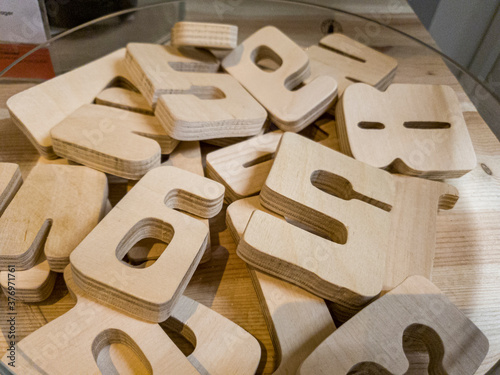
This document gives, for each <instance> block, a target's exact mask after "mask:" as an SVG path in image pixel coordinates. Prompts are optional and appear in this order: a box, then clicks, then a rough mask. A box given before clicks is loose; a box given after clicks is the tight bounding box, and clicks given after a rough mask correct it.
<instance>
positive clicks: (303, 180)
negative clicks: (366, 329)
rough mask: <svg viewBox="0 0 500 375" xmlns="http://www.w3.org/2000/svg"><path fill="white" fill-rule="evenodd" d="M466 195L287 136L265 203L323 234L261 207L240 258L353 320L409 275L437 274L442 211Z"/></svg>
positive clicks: (263, 198)
mask: <svg viewBox="0 0 500 375" xmlns="http://www.w3.org/2000/svg"><path fill="white" fill-rule="evenodd" d="M457 199H458V192H457V190H456V189H455V188H454V187H452V186H449V185H446V184H443V183H440V182H433V181H426V180H422V179H418V178H410V177H404V176H395V175H391V174H389V173H387V172H385V171H382V170H380V169H377V168H374V167H371V166H369V165H367V164H364V163H360V162H358V161H356V160H354V159H352V158H349V157H347V156H345V155H343V154H341V153H339V152H337V151H334V150H331V149H328V148H327V147H324V146H322V145H319V144H317V143H315V142H313V141H310V140H308V139H306V138H305V137H302V136H300V135H297V134H293V133H285V134H284V135H283V136H282V138H281V143H280V145H279V147H278V151H277V153H276V158H275V159H274V163H273V166H272V168H271V171H270V173H269V175H268V177H267V179H266V182H265V184H264V187H263V189H262V191H261V194H260V200H261V203H262V205H263V206H264V207H266V208H268V209H269V210H271V211H274V212H276V213H278V214H280V215H283V216H285V217H287V218H289V219H293V220H295V221H298V222H299V223H302V224H303V225H306V226H307V227H309V228H310V230H312V231H313V232H314V233H315V234H317V235H315V234H313V233H309V232H308V231H305V230H302V229H299V228H297V227H295V226H293V225H291V224H288V223H286V222H284V221H280V220H277V219H276V218H274V217H272V216H271V215H268V214H265V213H263V212H259V211H256V212H255V213H254V214H253V216H252V218H251V219H250V221H249V223H248V226H247V228H246V230H245V233H244V235H243V237H242V240H241V241H240V243H239V245H238V254H239V255H240V256H241V257H242V258H243V259H244V260H245V261H247V262H248V263H250V264H251V265H252V266H255V267H256V268H258V269H261V270H263V271H265V272H268V273H270V274H271V275H274V276H277V277H280V278H283V279H284V280H287V281H289V282H292V283H294V284H296V285H299V286H301V287H303V288H304V289H306V290H308V291H310V292H311V293H314V294H316V295H318V296H320V297H322V298H326V299H328V300H330V301H333V302H334V303H335V308H334V311H335V312H336V316H337V318H338V319H339V320H341V321H345V320H346V319H348V318H349V317H350V316H352V314H353V313H355V312H356V311H357V310H359V309H360V308H361V307H362V306H363V305H365V304H366V303H367V302H369V301H370V300H371V299H372V298H374V297H376V296H377V295H378V294H379V293H380V292H382V291H383V290H386V291H387V290H390V289H392V288H394V287H395V286H396V285H398V284H399V283H401V282H402V281H403V280H404V279H405V278H407V277H408V276H410V275H413V274H418V275H423V276H426V277H430V275H431V270H432V262H433V259H434V246H433V243H434V241H435V229H434V228H435V226H434V223H435V220H436V209H437V208H438V207H440V208H445V209H450V208H452V207H453V206H454V204H455V202H456V200H457ZM403 217H404V218H403ZM320 236H321V237H320ZM427 238H429V240H428V241H427V240H424V239H427ZM386 264H387V265H388V266H387V269H386ZM361 270H362V271H361ZM354 275H356V276H355V277H354Z"/></svg>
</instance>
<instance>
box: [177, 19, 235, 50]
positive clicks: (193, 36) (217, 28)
mask: <svg viewBox="0 0 500 375" xmlns="http://www.w3.org/2000/svg"><path fill="white" fill-rule="evenodd" d="M170 42H171V43H172V45H173V46H191V47H201V48H216V49H233V48H236V45H237V44H238V26H235V25H226V24H222V23H207V22H187V21H182V22H177V23H176V24H175V25H174V27H172V34H171V40H170Z"/></svg>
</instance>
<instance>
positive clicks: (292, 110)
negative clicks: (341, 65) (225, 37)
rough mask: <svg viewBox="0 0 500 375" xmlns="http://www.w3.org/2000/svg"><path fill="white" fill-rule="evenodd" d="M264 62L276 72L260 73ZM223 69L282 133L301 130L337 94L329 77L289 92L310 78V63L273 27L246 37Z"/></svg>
mask: <svg viewBox="0 0 500 375" xmlns="http://www.w3.org/2000/svg"><path fill="white" fill-rule="evenodd" d="M264 59H271V60H273V61H274V62H275V63H277V65H278V66H279V68H278V69H276V70H274V71H264V70H262V69H261V68H260V67H259V66H257V63H258V62H259V61H261V60H264ZM222 66H223V67H224V69H225V70H226V71H227V72H228V73H230V74H231V75H232V76H233V77H235V78H236V79H237V80H238V81H240V83H241V84H242V85H243V86H244V87H245V88H246V89H247V90H248V91H249V92H250V94H252V95H253V96H254V97H255V98H256V99H257V100H258V101H259V102H260V103H261V104H262V105H263V106H264V107H265V108H266V109H267V110H268V112H269V116H270V118H271V120H272V121H273V122H274V123H275V124H276V125H277V126H278V127H279V128H280V129H281V130H284V131H294V132H297V131H300V130H302V129H304V128H305V127H306V126H307V125H309V124H311V123H312V122H313V121H314V120H315V119H317V118H318V117H319V116H320V115H321V114H322V113H323V112H325V111H326V110H327V109H328V107H329V106H330V105H331V104H332V102H333V100H334V98H335V97H336V94H337V82H336V81H335V80H334V79H333V78H332V77H329V76H322V77H318V78H316V79H315V80H313V81H312V82H310V83H309V84H307V85H305V86H304V87H302V88H299V89H297V90H296V91H292V89H294V88H296V87H297V86H298V85H299V84H301V83H302V82H303V81H304V79H306V78H307V77H308V76H309V74H310V72H309V59H308V57H307V54H306V53H305V52H304V51H303V50H302V49H301V48H300V47H299V46H298V45H296V44H295V43H294V42H293V41H292V40H290V39H289V38H288V37H287V36H286V35H285V34H283V33H282V32H281V31H279V30H278V29H276V28H275V27H272V26H266V27H264V28H262V29H260V30H258V31H256V32H255V33H254V34H252V35H251V36H250V37H248V38H247V39H246V40H245V41H244V42H243V43H242V44H240V45H239V46H238V47H237V48H236V49H234V50H233V51H232V52H231V53H230V54H229V55H228V56H226V57H225V58H224V60H223V61H222Z"/></svg>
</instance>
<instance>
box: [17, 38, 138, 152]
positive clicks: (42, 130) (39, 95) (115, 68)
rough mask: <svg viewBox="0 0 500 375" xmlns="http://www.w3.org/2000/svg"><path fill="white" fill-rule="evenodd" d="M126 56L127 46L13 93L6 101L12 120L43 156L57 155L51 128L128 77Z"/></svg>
mask: <svg viewBox="0 0 500 375" xmlns="http://www.w3.org/2000/svg"><path fill="white" fill-rule="evenodd" d="M124 57H125V48H122V49H120V50H118V51H115V52H113V53H110V54H109V55H106V56H104V57H102V58H100V59H98V60H95V61H93V62H91V63H88V64H86V65H84V66H82V67H80V68H77V69H75V70H72V71H71V72H68V73H66V74H63V75H61V76H58V77H55V78H53V79H51V80H49V81H47V82H44V83H41V84H39V85H37V86H34V87H32V88H30V89H28V90H25V91H23V92H20V93H19V94H16V95H14V96H13V97H11V98H10V99H9V100H7V108H8V109H9V112H10V115H11V117H12V120H13V121H14V123H15V124H16V125H17V126H18V127H19V129H21V131H22V132H23V133H24V135H26V137H28V139H29V140H30V141H31V143H32V144H33V146H35V148H36V149H37V150H38V152H39V153H40V154H41V155H43V156H45V157H46V158H49V159H55V158H57V156H56V154H55V153H54V151H53V149H52V140H51V138H50V130H51V129H52V128H53V127H54V126H55V125H57V124H58V123H60V122H61V121H62V120H64V118H65V117H66V116H68V115H69V114H71V113H72V112H74V111H75V110H77V109H78V108H80V107H81V106H82V105H84V104H90V103H92V102H93V101H94V98H95V97H96V95H97V94H99V93H100V92H101V91H102V90H103V89H104V88H106V87H107V86H108V85H110V84H111V83H112V82H113V81H115V80H117V79H125V80H128V79H129V76H128V73H127V72H126V71H125V69H124V66H123V59H124Z"/></svg>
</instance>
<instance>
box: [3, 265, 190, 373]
mask: <svg viewBox="0 0 500 375" xmlns="http://www.w3.org/2000/svg"><path fill="white" fill-rule="evenodd" d="M64 274H65V281H66V284H67V286H68V289H69V290H70V291H71V292H72V293H73V294H74V296H75V297H76V299H77V304H76V306H75V307H74V308H72V309H71V310H70V311H69V312H67V313H65V314H64V315H62V316H61V317H59V318H58V319H56V320H54V321H53V322H51V323H50V324H48V325H46V326H44V327H43V328H41V329H39V330H37V331H35V332H34V333H33V334H31V335H29V336H28V337H26V338H25V339H24V340H22V341H21V342H19V343H18V344H17V348H18V349H17V350H18V351H19V353H22V355H20V354H19V355H18V358H17V360H16V368H15V371H16V373H17V374H61V375H62V374H69V373H71V374H78V373H83V374H101V373H102V372H101V370H102V367H101V368H99V366H98V364H97V362H96V359H97V357H98V354H99V352H101V350H102V349H103V348H104V347H105V346H107V345H110V344H112V343H122V344H125V345H127V346H129V347H131V349H132V350H133V351H134V353H135V355H136V356H137V357H139V358H140V362H142V363H143V365H144V367H145V368H146V369H147V370H148V372H149V373H153V372H155V373H156V372H159V373H169V372H174V373H175V372H176V373H182V374H184V373H185V374H198V372H197V371H196V370H195V368H194V366H192V365H191V364H190V363H189V361H188V360H187V359H186V357H185V356H184V355H183V354H182V352H181V351H180V350H179V349H178V348H177V347H176V346H175V344H174V343H173V342H172V341H171V340H170V339H169V338H168V336H167V335H166V334H165V332H164V331H163V330H162V329H161V328H160V326H159V325H158V324H154V323H147V322H144V321H140V320H136V319H134V318H132V317H129V316H127V315H124V314H120V313H119V312H117V311H115V310H112V309H110V308H107V307H105V306H103V305H101V304H99V303H97V302H94V301H93V300H92V298H91V296H90V294H89V293H88V291H87V290H85V289H81V288H79V287H78V285H77V284H76V283H75V282H74V279H73V274H72V272H71V266H68V267H67V269H66V270H65V272H64ZM2 362H4V363H8V359H7V358H6V357H4V358H2ZM102 364H103V363H102V362H101V366H102ZM104 365H106V363H104ZM105 368H106V367H105ZM109 370H111V369H110V368H108V371H109Z"/></svg>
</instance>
